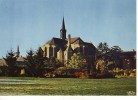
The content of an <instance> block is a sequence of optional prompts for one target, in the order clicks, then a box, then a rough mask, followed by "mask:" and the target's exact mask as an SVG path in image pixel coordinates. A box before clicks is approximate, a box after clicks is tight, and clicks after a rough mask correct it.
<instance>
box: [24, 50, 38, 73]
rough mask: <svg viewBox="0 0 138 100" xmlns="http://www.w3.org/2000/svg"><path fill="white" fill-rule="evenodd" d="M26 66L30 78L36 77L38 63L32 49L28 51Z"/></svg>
mask: <svg viewBox="0 0 138 100" xmlns="http://www.w3.org/2000/svg"><path fill="white" fill-rule="evenodd" d="M25 64H26V66H27V72H28V74H29V76H36V68H35V67H36V62H35V57H34V52H33V50H32V49H30V50H29V51H27V56H26V58H25Z"/></svg>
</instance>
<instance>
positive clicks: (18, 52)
mask: <svg viewBox="0 0 138 100" xmlns="http://www.w3.org/2000/svg"><path fill="white" fill-rule="evenodd" d="M19 56H20V50H19V45H18V47H17V52H16V57H19Z"/></svg>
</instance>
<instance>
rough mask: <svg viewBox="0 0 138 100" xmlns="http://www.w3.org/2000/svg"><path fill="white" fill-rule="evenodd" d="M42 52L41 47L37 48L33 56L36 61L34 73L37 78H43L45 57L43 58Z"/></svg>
mask: <svg viewBox="0 0 138 100" xmlns="http://www.w3.org/2000/svg"><path fill="white" fill-rule="evenodd" d="M43 54H44V51H43V50H42V48H41V47H39V48H38V50H37V51H36V55H35V61H36V71H37V76H43V71H44V67H45V62H46V61H47V60H46V57H44V55H43Z"/></svg>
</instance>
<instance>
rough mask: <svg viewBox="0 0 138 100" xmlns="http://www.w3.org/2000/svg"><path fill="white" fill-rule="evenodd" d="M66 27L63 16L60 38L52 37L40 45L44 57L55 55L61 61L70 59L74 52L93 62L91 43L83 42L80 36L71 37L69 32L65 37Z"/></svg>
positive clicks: (93, 48)
mask: <svg viewBox="0 0 138 100" xmlns="http://www.w3.org/2000/svg"><path fill="white" fill-rule="evenodd" d="M66 32H67V31H66V28H65V22H64V18H63V21H62V27H61V29H60V38H55V37H53V38H52V39H51V40H49V41H48V42H47V43H45V44H44V45H43V46H42V49H43V51H44V56H45V57H48V58H50V57H55V58H57V59H58V60H59V61H61V62H62V63H64V62H66V61H68V60H70V59H71V56H72V55H73V54H74V53H79V54H80V55H82V56H84V57H86V58H87V59H88V60H89V62H91V63H92V62H94V60H95V56H96V51H97V49H96V47H95V46H94V45H93V44H92V43H88V42H84V41H83V40H82V39H81V38H80V37H72V36H71V35H70V34H69V35H68V37H66Z"/></svg>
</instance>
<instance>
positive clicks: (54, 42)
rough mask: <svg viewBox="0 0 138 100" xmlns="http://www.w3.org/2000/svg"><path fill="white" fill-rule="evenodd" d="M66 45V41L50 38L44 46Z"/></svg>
mask: <svg viewBox="0 0 138 100" xmlns="http://www.w3.org/2000/svg"><path fill="white" fill-rule="evenodd" d="M66 43H67V41H66V40H63V39H60V38H52V39H51V40H50V41H48V42H47V43H46V44H51V45H60V44H61V45H65V44H66Z"/></svg>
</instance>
